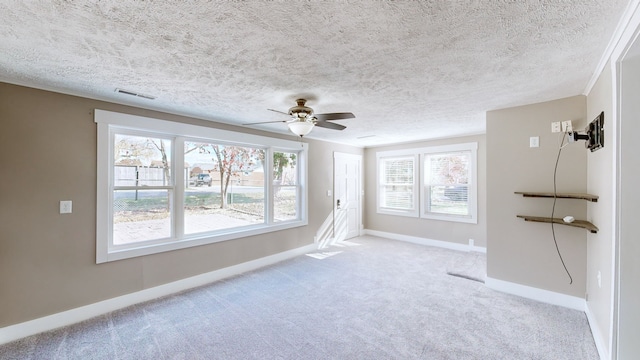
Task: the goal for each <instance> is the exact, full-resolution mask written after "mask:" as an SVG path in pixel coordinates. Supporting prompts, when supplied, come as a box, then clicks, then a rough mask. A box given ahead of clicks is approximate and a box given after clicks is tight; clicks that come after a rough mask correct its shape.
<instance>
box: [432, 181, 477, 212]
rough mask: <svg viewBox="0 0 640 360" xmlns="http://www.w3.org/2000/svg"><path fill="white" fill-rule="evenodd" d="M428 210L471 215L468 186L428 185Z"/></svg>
mask: <svg viewBox="0 0 640 360" xmlns="http://www.w3.org/2000/svg"><path fill="white" fill-rule="evenodd" d="M425 191H426V192H427V194H428V196H427V203H426V204H425V206H426V209H427V211H428V212H431V213H440V214H452V215H469V204H468V202H467V200H468V187H467V186H466V185H465V186H462V185H459V186H427V187H425Z"/></svg>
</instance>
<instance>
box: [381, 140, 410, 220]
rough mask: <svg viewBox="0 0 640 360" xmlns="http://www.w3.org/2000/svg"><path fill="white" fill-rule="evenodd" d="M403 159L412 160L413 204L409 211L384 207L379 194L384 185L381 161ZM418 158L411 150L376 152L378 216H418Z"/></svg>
mask: <svg viewBox="0 0 640 360" xmlns="http://www.w3.org/2000/svg"><path fill="white" fill-rule="evenodd" d="M404 157H410V158H413V184H412V189H413V191H412V194H413V195H412V196H413V204H412V206H411V208H409V209H398V208H392V207H385V206H383V204H382V199H381V197H382V194H381V189H382V187H383V186H385V185H386V184H384V183H383V182H382V177H383V174H382V167H383V166H382V161H386V160H391V159H394V158H404ZM418 160H419V158H418V154H417V153H415V152H414V151H412V150H394V151H383V152H378V153H376V166H377V168H376V175H377V176H376V189H377V190H376V195H377V196H376V207H377V211H378V213H380V214H388V215H398V216H410V217H417V216H418V214H419V212H418V211H419V204H418V201H419V200H420V198H419V196H418V195H419V187H420V186H419V185H420V184H419V182H418V181H419V179H420V175H419V173H418V169H419V168H420V166H419V161H418Z"/></svg>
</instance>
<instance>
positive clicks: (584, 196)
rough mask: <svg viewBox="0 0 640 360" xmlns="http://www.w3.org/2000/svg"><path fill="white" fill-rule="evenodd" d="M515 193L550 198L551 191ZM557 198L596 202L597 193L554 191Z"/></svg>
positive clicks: (551, 195)
mask: <svg viewBox="0 0 640 360" xmlns="http://www.w3.org/2000/svg"><path fill="white" fill-rule="evenodd" d="M515 194H520V195H522V196H524V197H541V198H552V197H554V196H553V193H552V192H529V191H516V192H515ZM555 197H556V198H558V199H580V200H587V201H591V202H598V195H591V194H583V193H556V196H555Z"/></svg>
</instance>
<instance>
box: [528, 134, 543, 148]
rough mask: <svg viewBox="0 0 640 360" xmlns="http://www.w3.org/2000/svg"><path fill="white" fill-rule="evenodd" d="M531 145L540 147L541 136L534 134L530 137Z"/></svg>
mask: <svg viewBox="0 0 640 360" xmlns="http://www.w3.org/2000/svg"><path fill="white" fill-rule="evenodd" d="M529 147H532V148H537V147H540V137H538V136H532V137H530V138H529Z"/></svg>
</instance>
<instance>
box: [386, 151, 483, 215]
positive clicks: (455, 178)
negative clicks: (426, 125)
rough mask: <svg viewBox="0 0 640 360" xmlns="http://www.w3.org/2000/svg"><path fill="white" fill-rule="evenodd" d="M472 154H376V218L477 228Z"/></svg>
mask: <svg viewBox="0 0 640 360" xmlns="http://www.w3.org/2000/svg"><path fill="white" fill-rule="evenodd" d="M477 148H478V143H465V144H455V145H444V146H434V147H427V148H416V149H405V150H394V151H382V152H378V153H377V154H376V159H377V187H378V188H377V192H378V198H377V212H378V213H381V214H389V215H401V216H413V217H418V216H419V217H422V218H425V219H434V220H447V221H458V222H468V223H474V224H476V223H477V184H476V178H477V172H476V162H477ZM418 179H419V180H418ZM418 184H422V185H418Z"/></svg>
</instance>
